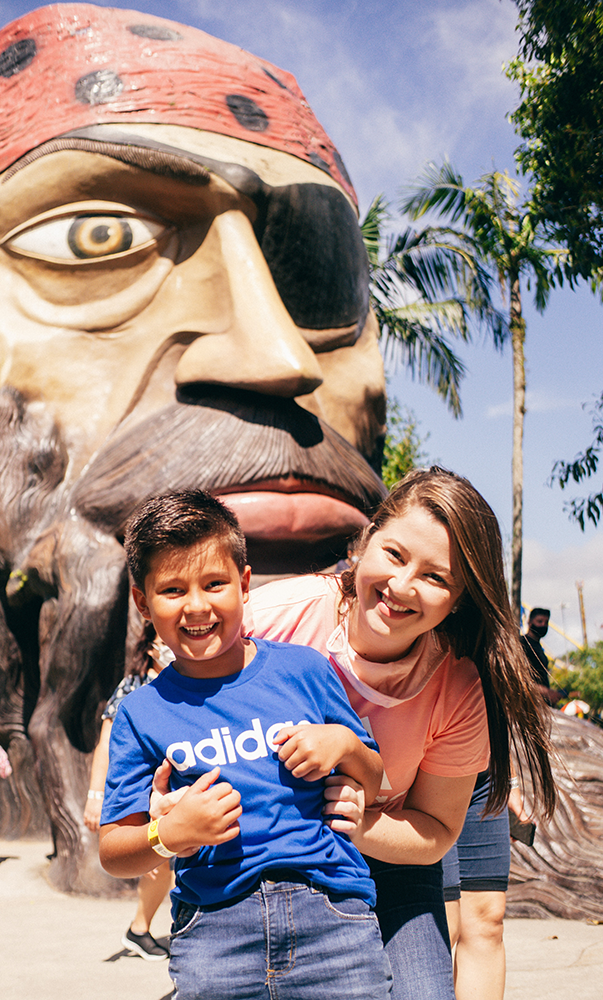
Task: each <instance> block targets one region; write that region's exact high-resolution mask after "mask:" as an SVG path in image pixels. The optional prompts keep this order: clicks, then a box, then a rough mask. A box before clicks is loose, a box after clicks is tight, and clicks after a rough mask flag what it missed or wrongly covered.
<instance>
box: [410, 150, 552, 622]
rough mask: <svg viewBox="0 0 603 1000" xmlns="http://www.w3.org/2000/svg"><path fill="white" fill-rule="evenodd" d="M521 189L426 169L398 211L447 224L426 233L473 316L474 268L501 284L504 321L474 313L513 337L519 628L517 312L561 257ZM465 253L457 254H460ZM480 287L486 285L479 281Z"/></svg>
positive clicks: (521, 377) (540, 298)
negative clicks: (471, 182)
mask: <svg viewBox="0 0 603 1000" xmlns="http://www.w3.org/2000/svg"><path fill="white" fill-rule="evenodd" d="M518 196H519V185H518V184H517V182H516V181H514V180H513V179H512V178H511V177H510V176H509V175H508V173H507V172H506V171H505V173H499V172H498V171H493V172H492V173H489V174H485V175H484V176H483V177H481V178H480V180H479V181H478V183H477V184H476V185H475V186H474V187H465V185H464V184H463V178H462V177H461V176H460V175H459V174H457V173H456V172H455V170H454V169H453V167H452V166H451V165H450V164H449V163H444V164H443V165H442V166H441V167H439V168H438V167H436V166H435V165H433V164H432V165H430V166H429V167H428V169H427V172H426V173H425V175H424V177H423V178H421V179H420V180H419V182H418V184H417V185H415V186H414V188H413V189H411V191H410V192H409V194H408V196H407V197H406V198H405V199H404V200H403V202H402V205H401V209H402V211H403V212H406V213H408V214H409V215H410V217H411V218H412V219H414V220H416V219H419V218H422V217H423V216H424V215H426V214H427V213H436V214H437V215H438V216H439V217H440V218H443V219H445V220H446V221H447V222H448V223H449V224H448V225H446V226H437V227H436V226H430V227H428V228H427V229H425V230H424V231H423V232H424V233H425V234H429V238H431V239H433V240H435V239H440V240H443V241H445V240H447V241H449V243H450V244H451V246H454V247H458V248H459V253H458V255H457V256H456V257H455V258H454V259H455V262H456V265H457V270H456V278H457V281H458V282H459V287H460V288H462V287H464V286H465V287H467V289H468V294H467V295H466V301H467V303H468V305H469V308H470V309H471V308H472V307H471V300H472V295H474V293H473V291H472V289H473V288H474V286H475V282H476V275H475V272H474V270H473V269H474V267H475V266H476V265H479V267H480V268H481V269H482V271H483V272H485V273H486V274H488V275H489V277H490V279H491V281H492V282H496V283H497V284H498V287H499V290H500V295H501V299H502V302H503V304H505V306H506V308H507V310H508V313H507V315H508V319H507V320H506V322H505V321H504V319H503V317H502V315H501V313H500V312H498V311H497V310H495V309H493V308H492V309H490V310H488V309H483V310H482V312H481V314H480V312H479V310H474V312H475V315H476V317H477V319H478V321H479V322H480V323H481V324H482V325H484V324H485V326H486V328H487V329H488V330H489V332H490V333H491V334H492V336H493V338H494V342H495V344H496V345H497V346H499V345H500V344H501V343H502V341H503V340H505V339H506V338H510V340H511V347H512V353H513V459H512V482H513V526H512V541H511V605H512V608H513V612H514V614H515V617H516V620H517V622H518V624H519V623H520V621H521V564H522V547H523V426H524V417H525V412H526V405H525V394H526V376H525V360H524V347H525V336H526V325H525V320H524V318H523V313H522V307H521V284H520V281H521V278H522V276H524V275H527V276H528V288H530V280H531V279H532V278H533V280H534V304H535V306H536V309H537V310H538V311H539V312H543V310H544V309H545V307H546V304H547V301H548V297H549V293H550V290H551V288H552V287H553V285H554V283H555V280H558V281H559V282H561V280H562V276H561V269H560V264H561V260H562V257H563V255H564V251H561V250H559V249H556V248H553V247H551V246H547V245H546V244H545V242H544V238H543V236H542V233H541V230H540V228H539V227H538V226H536V225H535V224H534V222H533V218H532V215H531V213H530V206H529V203H528V202H524V203H523V204H518ZM461 251H462V252H461ZM481 280H483V279H481Z"/></svg>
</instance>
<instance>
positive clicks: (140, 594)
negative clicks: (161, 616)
mask: <svg viewBox="0 0 603 1000" xmlns="http://www.w3.org/2000/svg"><path fill="white" fill-rule="evenodd" d="M132 597H133V598H134V604H135V605H136V607H137V608H138V610H139V611H140V613H141V615H142V617H143V618H146V620H147V621H148V622H150V621H151V612H150V610H149V605H148V604H147V599H146V597H145V593H144V590H141V589H140V587H136V586H133V587H132Z"/></svg>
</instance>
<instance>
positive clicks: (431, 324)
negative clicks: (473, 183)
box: [361, 195, 488, 417]
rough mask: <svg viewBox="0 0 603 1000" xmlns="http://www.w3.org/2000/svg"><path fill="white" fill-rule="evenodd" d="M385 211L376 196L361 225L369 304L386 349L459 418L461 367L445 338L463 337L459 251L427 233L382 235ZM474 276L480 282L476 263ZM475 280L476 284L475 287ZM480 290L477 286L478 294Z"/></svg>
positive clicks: (464, 319) (465, 319)
mask: <svg viewBox="0 0 603 1000" xmlns="http://www.w3.org/2000/svg"><path fill="white" fill-rule="evenodd" d="M390 219H391V215H390V210H389V206H388V204H387V202H386V201H385V198H384V196H383V195H378V196H377V197H376V198H375V199H374V201H373V203H372V204H371V206H370V208H369V210H368V212H367V214H366V217H365V219H364V221H363V222H362V223H361V229H362V235H363V239H364V245H365V247H366V250H367V254H368V258H369V267H370V298H371V306H372V309H373V311H374V313H375V315H376V318H377V322H378V324H379V329H380V333H381V338H382V340H383V341H384V343H385V347H386V351H388V350H389V352H390V356H392V357H394V358H395V359H396V360H398V359H400V360H401V361H402V362H403V363H404V364H406V365H407V366H408V368H409V369H410V372H411V374H412V376H413V377H417V378H418V379H419V380H420V381H422V382H424V383H426V384H427V385H430V386H433V387H434V388H435V389H436V391H437V392H438V394H439V395H440V396H441V398H442V399H443V400H444V401H445V402H446V403H447V405H448V407H449V408H450V410H451V411H452V413H453V414H454V416H455V417H459V416H461V413H462V409H461V401H460V396H459V387H460V383H461V381H462V378H463V376H464V374H465V367H464V365H463V363H462V362H461V360H460V359H459V358H458V357H457V355H456V354H455V353H454V351H453V349H452V348H451V346H450V344H449V343H448V339H447V338H450V337H454V338H460V339H461V340H465V341H466V340H468V339H469V324H468V304H467V302H466V301H465V299H464V298H463V297H461V296H459V295H458V294H457V281H456V276H455V275H456V271H457V270H458V266H459V265H458V263H457V261H456V257H457V256H458V255H459V254H462V253H465V251H463V250H462V248H460V247H456V246H451V245H450V241H442V240H439V241H438V240H434V239H432V238H431V236H430V234H429V233H427V231H425V232H423V233H417V232H415V231H414V230H412V229H409V228H407V229H406V230H405V231H404V232H402V233H401V234H399V235H392V234H390V235H386V234H385V229H386V227H387V223H388V222H389V221H390ZM475 270H476V274H477V275H479V277H480V278H481V280H483V281H484V282H485V283H486V284H487V281H488V277H487V276H485V278H484V275H483V273H482V272H481V271H480V269H479V265H476V269H475ZM477 284H478V282H476V285H477ZM483 293H484V289H482V298H483Z"/></svg>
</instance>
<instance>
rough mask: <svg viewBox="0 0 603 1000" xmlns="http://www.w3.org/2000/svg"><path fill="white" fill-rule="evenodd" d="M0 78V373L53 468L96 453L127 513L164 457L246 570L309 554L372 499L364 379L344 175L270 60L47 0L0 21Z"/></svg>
mask: <svg viewBox="0 0 603 1000" xmlns="http://www.w3.org/2000/svg"><path fill="white" fill-rule="evenodd" d="M0 95H1V107H2V109H3V114H2V121H1V122H0V148H1V150H2V152H1V153H0V170H2V171H3V173H2V174H1V175H0V218H1V229H0V299H1V301H2V302H3V309H2V316H1V317H0V338H1V339H0V359H1V369H0V370H1V371H2V382H3V384H4V385H7V386H11V387H13V388H15V389H18V390H19V391H20V392H21V393H22V394H23V396H24V397H25V398H26V399H27V400H32V401H33V400H35V401H39V402H40V403H42V404H43V405H44V406H45V407H46V408H47V409H48V411H49V413H50V414H51V415H52V417H53V418H54V420H55V422H56V424H57V426H58V430H59V433H60V436H61V440H62V442H63V444H64V447H65V449H66V452H67V455H68V461H69V465H68V469H67V479H68V481H69V483H70V485H73V484H74V483H75V481H76V479H77V477H79V476H81V474H82V470H83V469H84V467H86V465H87V463H89V462H90V459H91V458H92V457H93V456H95V455H97V453H98V452H99V450H102V452H103V456H104V459H105V461H106V459H107V455H106V452H107V448H108V449H109V452H110V455H111V457H112V459H113V460H114V461H115V462H117V463H118V464H119V465H120V466H121V468H122V469H123V470H124V472H126V471H127V477H128V478H130V479H131V480H132V481H131V482H126V481H125V479H124V482H123V484H122V485H123V491H122V495H121V496H120V503H122V502H123V503H125V507H126V508H129V507H130V506H131V504H132V501H133V502H137V501H138V500H140V498H141V494H142V495H144V493H145V492H149V491H155V490H157V488H162V487H163V486H168V487H169V486H175V485H176V482H175V480H174V479H173V478H172V477H173V475H174V471H173V470H174V467H175V466H178V467H179V468H180V469H181V470H182V471H181V472H180V473H179V474H178V475H177V479H178V481H180V479H181V477H182V475H183V474H184V475H185V476H186V477H187V479H188V481H189V482H190V481H194V482H195V483H196V484H197V485H199V486H202V487H204V488H208V489H211V490H212V491H214V492H217V493H221V494H224V493H227V494H229V502H230V503H231V505H232V506H233V508H234V509H235V511H236V513H237V514H238V515H239V516H240V518H241V521H242V524H243V527H244V529H245V531H246V533H247V535H248V538H249V540H250V543H251V556H252V561H253V563H254V569H256V570H258V571H260V572H262V571H263V572H266V571H279V570H280V571H286V570H289V569H300V568H309V566H310V565H311V564H312V563H314V564H318V565H320V564H321V562H322V565H325V564H326V563H327V562H329V561H331V562H332V561H333V557H334V553H335V551H336V549H337V547H338V546H340V545H341V541H342V537H344V536H345V535H348V534H349V533H350V531H352V530H354V529H355V528H356V527H358V526H359V524H361V523H362V522H363V521H364V517H363V514H365V513H366V512H367V510H368V509H369V508H370V505H371V504H372V503H373V502H374V501H375V499H377V497H378V494H379V487H378V485H377V484H376V483H375V481H374V477H373V476H372V475H371V472H370V469H368V468H367V467H366V465H365V463H363V462H362V461H361V460H360V457H359V455H358V452H359V453H360V455H362V456H364V458H365V459H369V461H370V460H371V459H373V460H374V457H375V446H376V443H377V439H378V436H379V434H380V432H381V430H382V423H383V374H382V365H381V360H380V356H379V352H378V349H377V343H376V336H375V324H374V321H373V319H372V317H370V315H369V313H368V270H367V259H366V254H365V251H364V247H363V243H362V239H361V234H360V229H359V226H358V221H357V215H356V210H355V195H354V191H353V188H352V186H351V184H350V181H349V178H348V177H347V174H346V172H345V168H344V166H343V163H342V161H341V159H340V157H339V155H338V153H337V151H336V150H335V148H334V147H333V144H332V143H331V141H330V140H329V138H328V137H327V135H326V134H325V132H324V131H323V129H322V128H321V127H320V125H319V124H318V122H317V121H316V119H315V118H314V116H313V114H312V112H311V111H310V108H309V107H308V105H307V103H306V101H305V100H304V98H303V95H302V93H301V92H300V90H299V88H298V86H297V84H296V83H295V80H294V79H293V77H292V76H291V75H290V74H288V73H285V72H283V71H282V70H280V69H277V68H276V67H274V66H272V65H271V64H269V63H266V62H265V61H263V60H261V59H258V58H256V57H254V56H251V55H249V54H248V53H245V52H243V51H242V50H240V49H238V48H235V47H234V46H232V45H230V44H228V43H227V42H223V41H220V40H218V39H215V38H213V37H211V36H209V35H206V34H205V33H204V32H201V31H199V30H197V29H194V28H189V27H185V26H184V25H180V24H175V23H173V22H168V21H163V20H161V19H159V18H155V17H150V16H148V15H142V14H139V13H136V12H134V11H126V10H116V9H110V8H98V7H93V6H89V5H83V4H81V5H80V4H64V5H57V6H52V7H47V8H43V9H41V10H38V11H35V12H33V13H32V14H30V15H28V16H27V17H24V18H22V19H21V20H20V21H17V22H14V23H13V24H12V25H9V26H8V27H7V28H5V29H4V31H3V32H2V33H1V34H0ZM293 399H296V400H297V401H298V402H297V403H296V404H293V403H292V402H291V401H292V400H293ZM176 401H179V402H180V403H186V404H189V406H190V404H194V405H195V406H196V407H197V410H195V411H194V412H191V413H190V414H188V417H187V416H185V415H184V414H182V413H181V412H180V410H179V409H178V408H177V407H176V408H175V403H176ZM283 401H288V402H283ZM199 407H202V408H203V409H201V410H199V409H198V408H199ZM300 407H303V409H304V410H306V411H309V412H310V413H313V414H315V416H316V417H318V418H319V421H320V422H317V421H315V420H308V419H307V418H306V417H305V414H304V413H303V412H302V410H301V409H300ZM166 408H167V409H166ZM206 408H209V411H210V414H209V416H210V419H209V420H207V416H208V414H207V409H206ZM233 412H234V413H235V414H236V417H235V419H233V416H232V414H233ZM160 413H161V414H162V416H161V417H159V414H160ZM158 421H160V422H161V427H160V429H159V430H158ZM172 421H174V423H173V425H172V426H171V427H170V429H169V430H167V435H166V434H165V431H166V425H170V424H172ZM179 421H180V422H179ZM187 421H190V426H189V424H188V423H187ZM182 422H184V426H183V424H182ZM275 424H276V427H277V428H278V431H280V432H281V433H280V434H279V433H278V431H277V430H276V429H275ZM333 430H334V431H337V432H338V434H339V435H341V438H338V437H337V436H336V435H334V434H333V433H332V431H333ZM199 434H201V435H202V437H201V439H199V437H198V435H199ZM158 435H159V437H160V438H161V440H162V441H163V447H162V445H161V443H158V442H157V440H156V439H157V436H158ZM125 436H127V437H128V438H129V441H130V449H129V450H128V452H127V460H128V462H129V463H130V462H132V461H139V462H140V464H136V468H135V469H134V468H132V467H131V466H130V465H128V466H127V467H126V466H125V465H124V464H123V461H122V460H123V457H124V456H123V455H120V456H117V455H116V454H115V452H114V449H115V448H116V447H118V442H119V441H120V439H122V438H123V437H125ZM342 438H343V440H342ZM346 442H347V444H346ZM122 444H123V442H122ZM348 444H349V445H351V446H352V447H348ZM147 448H148V450H149V451H150V455H151V456H154V458H155V461H159V463H160V466H159V467H158V468H156V469H154V470H153V472H152V473H151V471H150V470H149V468H148V462H147V459H148V457H150V456H147V455H146V452H147ZM112 449H113V451H112ZM157 449H159V452H160V453H161V454H160V455H159V454H158V453H157ZM133 452H135V455H134V454H133ZM145 465H146V466H147V469H146V472H145V471H143V468H142V466H145ZM97 466H98V459H97V460H96V465H95V463H94V462H93V465H92V467H89V469H88V472H87V473H86V482H85V486H84V484H83V483H82V485H81V488H80V489H78V490H77V504H76V506H78V509H79V508H80V507H83V508H85V510H86V513H89V510H88V505H89V504H90V503H91V502H93V503H95V502H96V494H97V492H98V487H99V483H98V482H97V479H96V478H95V477H96V476H97V475H102V473H101V472H100V471H99V470H98V469H97ZM103 468H105V467H104V466H103ZM113 473H115V469H113ZM90 476H91V477H92V479H91V480H90V478H89V477H90ZM141 477H142V478H141ZM113 486H115V483H113ZM127 512H129V509H128V510H127ZM121 513H122V511H121V510H120V512H119V515H116V513H115V512H113V513H112V515H111V518H112V520H111V525H112V527H114V528H115V529H116V530H117V531H119V527H120V524H119V523H117V522H118V520H119V517H120V516H121ZM116 518H117V519H116ZM283 543H286V544H283Z"/></svg>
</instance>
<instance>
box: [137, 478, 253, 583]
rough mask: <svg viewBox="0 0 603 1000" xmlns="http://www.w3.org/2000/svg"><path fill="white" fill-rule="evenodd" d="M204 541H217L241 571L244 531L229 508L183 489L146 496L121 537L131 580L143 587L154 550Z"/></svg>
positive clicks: (204, 495) (245, 546) (245, 555)
mask: <svg viewBox="0 0 603 1000" xmlns="http://www.w3.org/2000/svg"><path fill="white" fill-rule="evenodd" d="M205 541H216V542H220V544H221V545H223V546H224V548H225V549H226V550H227V552H228V555H229V556H230V557H231V558H232V560H233V562H234V563H235V565H236V567H237V569H238V570H239V572H240V573H242V572H243V570H244V569H245V565H246V562H247V545H246V542H245V535H244V534H243V532H242V531H241V526H240V524H239V522H238V521H237V519H236V517H235V515H234V514H233V513H232V511H230V510H229V509H228V507H225V506H224V504H223V503H221V502H220V501H219V500H216V498H215V497H213V496H212V495H211V494H210V493H205V492H204V491H203V490H184V491H183V492H181V493H164V494H162V495H161V496H156V497H150V498H149V499H148V500H145V501H144V503H142V504H141V505H140V507H137V508H136V510H135V511H134V513H133V514H132V516H131V517H130V518H129V520H128V523H127V524H126V532H125V538H124V548H125V550H126V558H127V560H128V569H129V570H130V574H131V576H132V580H133V581H134V584H135V585H136V586H137V587H139V588H140V590H144V581H145V579H146V577H147V575H148V573H149V569H150V565H151V559H152V558H153V556H154V555H155V553H156V552H161V551H162V550H164V549H185V548H189V547H190V546H191V545H196V544H197V543H198V542H205Z"/></svg>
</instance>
